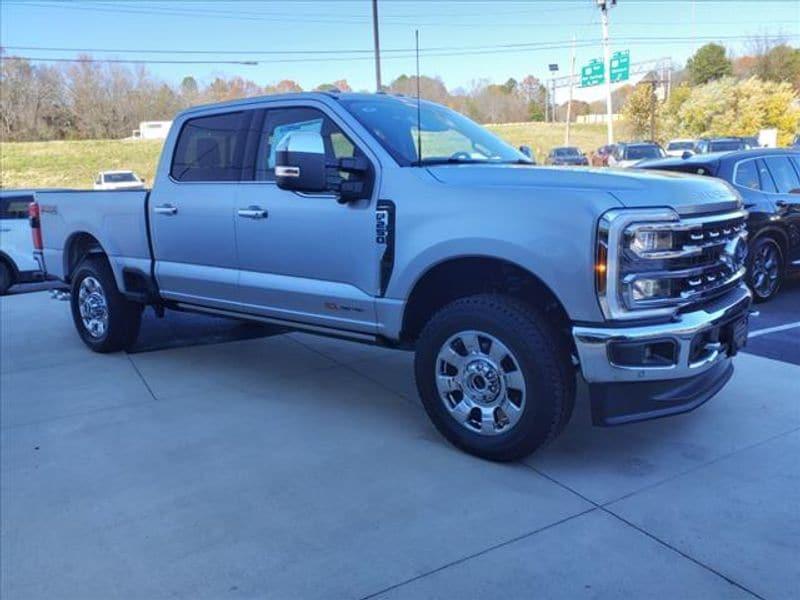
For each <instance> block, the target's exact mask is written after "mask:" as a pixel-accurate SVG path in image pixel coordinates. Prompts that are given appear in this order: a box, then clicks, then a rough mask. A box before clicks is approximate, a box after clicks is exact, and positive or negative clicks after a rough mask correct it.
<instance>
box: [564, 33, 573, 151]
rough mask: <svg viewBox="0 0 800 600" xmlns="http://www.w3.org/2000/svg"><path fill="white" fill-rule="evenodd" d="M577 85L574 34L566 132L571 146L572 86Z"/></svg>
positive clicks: (566, 139)
mask: <svg viewBox="0 0 800 600" xmlns="http://www.w3.org/2000/svg"><path fill="white" fill-rule="evenodd" d="M574 85H575V36H574V35H573V36H572V58H571V59H570V68H569V102H567V131H566V133H565V134H564V145H565V146H569V127H570V123H571V121H572V88H573V86H574Z"/></svg>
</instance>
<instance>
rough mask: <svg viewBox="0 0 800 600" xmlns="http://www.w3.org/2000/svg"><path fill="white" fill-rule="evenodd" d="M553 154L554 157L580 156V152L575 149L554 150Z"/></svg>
mask: <svg viewBox="0 0 800 600" xmlns="http://www.w3.org/2000/svg"><path fill="white" fill-rule="evenodd" d="M554 154H555V155H556V156H562V157H568V156H580V155H581V153H580V150H578V149H577V148H556V149H555V150H554Z"/></svg>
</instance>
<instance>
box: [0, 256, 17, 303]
mask: <svg viewBox="0 0 800 600" xmlns="http://www.w3.org/2000/svg"><path fill="white" fill-rule="evenodd" d="M12 285H14V272H13V271H12V270H11V267H9V266H8V263H6V262H5V261H3V260H0V296H4V295H5V294H6V292H7V291H8V288H10V287H11V286H12Z"/></svg>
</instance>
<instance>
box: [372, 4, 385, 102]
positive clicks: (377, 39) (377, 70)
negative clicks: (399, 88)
mask: <svg viewBox="0 0 800 600" xmlns="http://www.w3.org/2000/svg"><path fill="white" fill-rule="evenodd" d="M372 36H373V38H374V39H375V91H376V92H380V91H383V86H382V85H381V40H380V36H379V35H378V0H372Z"/></svg>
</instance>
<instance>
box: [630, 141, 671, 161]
mask: <svg viewBox="0 0 800 600" xmlns="http://www.w3.org/2000/svg"><path fill="white" fill-rule="evenodd" d="M663 156H664V153H663V151H662V150H661V148H660V147H658V146H656V145H655V144H647V145H644V144H643V145H641V146H628V150H627V152H626V153H625V159H626V160H641V159H643V158H661V157H663Z"/></svg>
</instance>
